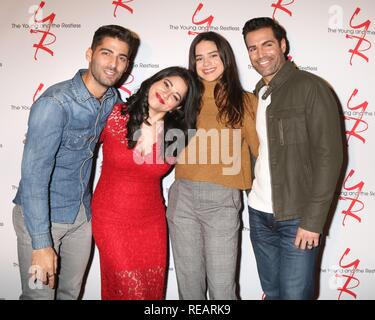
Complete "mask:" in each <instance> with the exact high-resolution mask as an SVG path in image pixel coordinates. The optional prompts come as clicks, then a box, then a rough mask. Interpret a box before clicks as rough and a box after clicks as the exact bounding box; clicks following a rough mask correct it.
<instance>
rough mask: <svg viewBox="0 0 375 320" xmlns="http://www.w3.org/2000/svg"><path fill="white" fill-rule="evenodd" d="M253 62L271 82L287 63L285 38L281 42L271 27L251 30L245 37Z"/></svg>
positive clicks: (266, 79)
mask: <svg viewBox="0 0 375 320" xmlns="http://www.w3.org/2000/svg"><path fill="white" fill-rule="evenodd" d="M245 42H246V47H247V50H248V54H249V57H250V61H251V64H252V65H253V67H254V68H255V70H256V71H257V72H258V73H259V74H260V75H261V76H262V77H263V79H264V81H265V82H266V83H269V82H270V81H271V79H272V78H273V77H274V76H275V74H276V73H277V72H278V71H279V70H280V69H281V67H282V66H283V64H284V63H285V61H286V60H285V57H284V52H285V50H286V42H285V39H282V40H281V43H279V42H278V41H277V39H276V38H275V36H274V34H273V31H272V29H271V28H261V29H258V30H255V31H251V32H249V33H248V34H247V35H246V37H245Z"/></svg>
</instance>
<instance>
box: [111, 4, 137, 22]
mask: <svg viewBox="0 0 375 320" xmlns="http://www.w3.org/2000/svg"><path fill="white" fill-rule="evenodd" d="M128 2H133V0H127V1H124V0H116V1H112V4H113V5H115V6H116V7H115V10H114V11H113V16H114V17H115V18H116V11H117V8H118V7H121V8H124V9H126V10H128V11H129V12H130V13H133V9H132V8H131V7H129V6H128V5H126V4H125V3H128Z"/></svg>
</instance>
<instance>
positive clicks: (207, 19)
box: [188, 3, 214, 35]
mask: <svg viewBox="0 0 375 320" xmlns="http://www.w3.org/2000/svg"><path fill="white" fill-rule="evenodd" d="M202 8H203V3H199V4H198V7H197V9H196V10H195V12H194V14H193V16H192V18H191V21H192V22H193V23H194V24H195V25H202V24H205V23H206V24H207V26H206V27H205V28H204V29H206V30H205V31H209V30H210V26H211V24H212V21H213V20H214V16H212V15H210V16H208V17H207V18H206V19H204V20H201V21H195V16H196V15H197V14H198V13H199V11H201V10H202ZM196 34H199V32H195V31H188V35H196Z"/></svg>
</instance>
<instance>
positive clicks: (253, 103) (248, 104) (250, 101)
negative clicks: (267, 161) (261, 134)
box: [243, 92, 259, 157]
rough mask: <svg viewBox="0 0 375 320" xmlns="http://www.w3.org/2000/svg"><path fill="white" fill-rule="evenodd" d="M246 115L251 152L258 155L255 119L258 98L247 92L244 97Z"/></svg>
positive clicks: (245, 122)
mask: <svg viewBox="0 0 375 320" xmlns="http://www.w3.org/2000/svg"><path fill="white" fill-rule="evenodd" d="M244 102H245V105H244V108H245V116H244V123H243V127H244V133H245V140H246V143H247V144H248V146H249V147H250V150H251V154H252V155H253V156H254V157H258V149H259V140H258V135H257V132H256V126H255V119H256V109H257V103H258V99H257V98H256V97H255V96H254V95H253V94H252V93H249V92H248V93H246V95H245V99H244Z"/></svg>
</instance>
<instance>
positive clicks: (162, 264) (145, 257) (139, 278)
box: [92, 105, 171, 300]
mask: <svg viewBox="0 0 375 320" xmlns="http://www.w3.org/2000/svg"><path fill="white" fill-rule="evenodd" d="M126 121H127V116H123V115H121V106H120V105H116V106H115V107H114V109H113V112H112V114H111V115H110V116H109V118H108V121H107V124H106V126H105V128H104V130H103V133H102V136H101V140H102V141H103V166H102V172H101V176H100V179H99V181H98V184H97V186H96V189H95V192H94V196H93V200H92V212H93V217H92V228H93V236H94V239H95V242H96V245H97V248H98V250H99V257H100V269H101V270H100V272H101V285H102V289H101V290H102V299H106V300H107V299H111V300H114V299H116V300H120V299H127V300H130V299H131V300H136V299H137V300H141V299H142V300H143V299H147V300H156V299H163V298H164V294H165V276H166V259H167V257H166V253H167V231H166V229H167V228H166V217H165V206H164V202H163V196H162V187H161V177H162V176H163V175H165V174H166V173H167V171H168V170H169V169H170V167H171V166H170V165H169V164H166V163H165V162H163V161H162V160H161V158H160V152H158V151H160V148H158V147H157V144H154V146H153V152H152V154H151V153H150V154H148V155H146V156H145V157H142V156H141V155H140V153H139V152H138V151H137V150H136V149H128V147H127V142H126V140H125V134H126ZM152 158H153V159H154V161H151V160H152ZM142 160H144V161H145V163H144V164H138V163H139V162H141V161H142ZM156 160H158V161H156ZM151 162H153V163H151ZM150 163H151V164H150Z"/></svg>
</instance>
